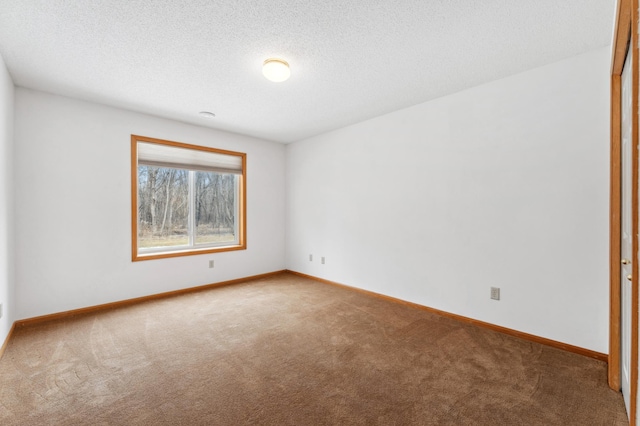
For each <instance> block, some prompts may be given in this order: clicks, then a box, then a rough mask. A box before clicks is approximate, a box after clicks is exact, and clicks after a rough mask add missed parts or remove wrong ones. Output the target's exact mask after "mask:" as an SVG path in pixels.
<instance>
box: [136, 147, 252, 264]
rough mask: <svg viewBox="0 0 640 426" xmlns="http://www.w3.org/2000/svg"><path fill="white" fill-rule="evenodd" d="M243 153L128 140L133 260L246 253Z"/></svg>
mask: <svg viewBox="0 0 640 426" xmlns="http://www.w3.org/2000/svg"><path fill="white" fill-rule="evenodd" d="M245 163H246V154H243V153H240V152H232V151H224V150H220V149H214V148H207V147H202V146H195V145H188V144H184V143H180V142H170V141H164V140H159V139H152V138H147V137H144V136H136V135H131V181H132V183H131V199H132V202H131V205H132V220H131V223H132V252H133V256H132V258H133V260H134V261H135V260H147V259H158V258H164V257H173V256H185V255H190V254H201V253H213V252H218V251H228V250H243V249H245V248H246V236H245V229H246V228H245V181H246V179H245V172H246V167H245Z"/></svg>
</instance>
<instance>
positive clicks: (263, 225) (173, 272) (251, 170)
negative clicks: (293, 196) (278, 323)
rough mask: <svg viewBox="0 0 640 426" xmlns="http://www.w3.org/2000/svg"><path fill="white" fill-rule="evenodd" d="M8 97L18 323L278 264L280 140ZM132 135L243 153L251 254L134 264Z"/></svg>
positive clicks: (22, 95)
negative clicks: (12, 100) (11, 120)
mask: <svg viewBox="0 0 640 426" xmlns="http://www.w3.org/2000/svg"><path fill="white" fill-rule="evenodd" d="M15 96H16V102H15V104H16V110H15V191H16V192H15V203H16V240H17V241H16V279H17V282H18V283H19V285H18V286H17V290H16V319H22V318H27V317H33V316H38V315H44V314H49V313H54V312H60V311H65V310H70V309H76V308H81V307H86V306H92V305H96V304H102V303H107V302H112V301H118V300H123V299H128V298H132V297H138V296H144V295H149V294H155V293H160V292H165V291H171V290H176V289H180V288H187V287H193V286H198V285H203V284H209V283H214V282H219V281H225V280H230V279H235V278H241V277H246V276H251V275H256V274H261V273H267V272H272V271H276V270H281V269H283V268H284V167H285V166H284V161H285V149H284V146H283V145H280V144H276V143H273V142H267V141H263V140H258V139H254V138H250V137H245V136H240V135H235V134H230V133H226V132H221V131H216V130H212V129H208V128H204V127H198V126H193V125H188V124H183V123H179V122H175V121H170V120H166V119H161V118H157V117H152V116H147V115H143V114H138V113H133V112H129V111H124V110H119V109H115V108H110V107H106V106H102V105H98V104H93V103H88V102H81V101H77V100H72V99H68V98H64V97H60V96H53V95H49V94H45V93H42V92H37V91H32V90H28V89H23V88H17V89H16V94H15ZM194 112H195V110H194ZM131 134H138V135H144V136H151V137H156V138H161V139H168V140H174V141H181V142H186V143H191V144H197V145H204V146H212V147H217V148H223V149H230V150H235V151H241V152H246V153H247V209H248V212H247V250H241V251H233V252H225V253H217V254H207V255H197V256H188V257H180V258H171V259H162V260H147V261H141V262H132V261H131V217H130V216H131V194H130V185H131V172H130V136H131ZM209 259H215V265H216V266H215V268H214V269H209V268H208V260H209Z"/></svg>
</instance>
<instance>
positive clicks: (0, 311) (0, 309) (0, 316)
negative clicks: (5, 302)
mask: <svg viewBox="0 0 640 426" xmlns="http://www.w3.org/2000/svg"><path fill="white" fill-rule="evenodd" d="M0 318H2V303H0Z"/></svg>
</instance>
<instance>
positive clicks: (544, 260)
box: [286, 48, 609, 353]
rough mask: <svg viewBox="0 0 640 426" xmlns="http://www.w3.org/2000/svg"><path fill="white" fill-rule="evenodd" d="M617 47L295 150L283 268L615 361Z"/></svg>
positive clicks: (290, 155) (290, 150)
mask: <svg viewBox="0 0 640 426" xmlns="http://www.w3.org/2000/svg"><path fill="white" fill-rule="evenodd" d="M608 52H609V49H608V48H602V49H599V50H597V51H593V52H590V53H587V54H584V55H580V56H577V57H573V58H570V59H567V60H564V61H562V62H558V63H554V64H551V65H548V66H545V67H541V68H538V69H534V70H531V71H528V72H524V73H522V74H518V75H515V76H511V77H509V78H505V79H502V80H498V81H495V82H492V83H489V84H486V85H483V86H479V87H476V88H472V89H469V90H466V91H463V92H460V93H457V94H454V95H451V96H447V97H444V98H440V99H437V100H434V101H431V102H427V103H424V104H420V105H417V106H414V107H411V108H407V109H404V110H401V111H396V112H393V113H391V114H388V115H385V116H381V117H378V118H375V119H372V120H369V121H366V122H363V123H360V124H356V125H353V126H349V127H346V128H343V129H339V130H337V131H334V132H331V133H328V134H324V135H320V136H317V137H314V138H311V139H308V140H305V141H301V142H297V143H294V144H291V145H288V146H287V175H286V182H287V267H288V268H289V269H291V270H295V271H299V272H302V273H307V274H311V275H314V276H318V277H321V278H325V279H329V280H333V281H337V282H340V283H344V284H347V285H352V286H356V287H360V288H364V289H367V290H371V291H375V292H379V293H383V294H387V295H390V296H393V297H397V298H401V299H404V300H408V301H412V302H416V303H419V304H423V305H427V306H431V307H434V308H437V309H442V310H445V311H448V312H452V313H456V314H459V315H463V316H467V317H471V318H475V319H479V320H482V321H486V322H489V323H493V324H497V325H501V326H505V327H509V328H513V329H516V330H520V331H523V332H527V333H532V334H534V335H538V336H542V337H546V338H550V339H554V340H558V341H561V342H566V343H569V344H573V345H577V346H580V347H584V348H588V349H591V350H596V351H599V352H604V353H606V352H608V347H607V345H608V167H609V151H608V138H609V104H608V103H609V85H608V81H609V73H608V71H609V69H608V67H609V53H608ZM310 253H312V254H313V255H314V260H313V262H309V260H308V255H309V254H310ZM321 256H325V257H326V264H325V265H321V264H320V262H319V258H320V257H321ZM490 286H497V287H500V288H501V289H502V300H500V301H499V302H496V301H492V300H490V299H489V291H490V289H489V288H490Z"/></svg>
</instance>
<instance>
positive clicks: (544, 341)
mask: <svg viewBox="0 0 640 426" xmlns="http://www.w3.org/2000/svg"><path fill="white" fill-rule="evenodd" d="M287 272H288V273H290V274H293V275H297V276H299V277H304V278H309V279H312V280H314V281H318V282H321V283H325V284H330V285H333V286H337V287H341V288H346V289H348V290H351V291H357V292H359V293H363V294H368V295H370V296H374V297H377V298H380V299H384V300H387V301H390V302H394V303H399V304H402V305H405V306H410V307H412V308H416V309H421V310H423V311H427V312H431V313H434V314H437V315H441V316H444V317H447V318H452V319H455V320H458V321H461V322H465V323H467V324H473V325H477V326H479V327H484V328H488V329H490V330H494V331H497V332H499V333H503V334H508V335H510V336H514V337H519V338H521V339H524V340H529V341H531V342H535V343H540V344H543V345H546V346H551V347H554V348H557V349H561V350H564V351H567V352H573V353H576V354H579V355H583V356H587V357H589V358H595V359H597V360H600V361H604V362H608V360H609V357H608V355H607V354H603V353H600V352H596V351H592V350H590V349H585V348H581V347H579V346H573V345H569V344H568V343H563V342H558V341H556V340H551V339H547V338H544V337H540V336H536V335H533V334H529V333H523V332H522V331H518V330H513V329H511V328H507V327H502V326H499V325H495V324H491V323H488V322H484V321H479V320H476V319H473V318H468V317H463V316H461V315H457V314H452V313H450V312H446V311H441V310H439V309H435V308H430V307H428V306H424V305H420V304H418V303H413V302H407V301H406V300H402V299H397V298H395V297H391V296H387V295H384V294H380V293H376V292H373V291H369V290H364V289H361V288H357V287H351V286H348V285H345V284H341V283H337V282H334V281H329V280H325V279H323V278H318V277H314V276H313V275H307V274H303V273H301V272H296V271H291V270H287Z"/></svg>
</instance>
